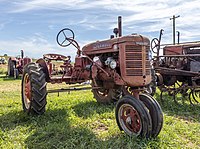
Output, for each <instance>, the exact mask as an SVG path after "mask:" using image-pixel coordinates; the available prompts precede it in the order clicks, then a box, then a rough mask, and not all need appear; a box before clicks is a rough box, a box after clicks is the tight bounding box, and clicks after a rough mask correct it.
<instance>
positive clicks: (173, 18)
mask: <svg viewBox="0 0 200 149" xmlns="http://www.w3.org/2000/svg"><path fill="white" fill-rule="evenodd" d="M178 17H180V15H178V16H175V15H173V17H172V18H170V20H173V44H174V45H175V36H176V35H175V32H176V31H175V30H176V27H175V25H176V23H175V19H176V18H178Z"/></svg>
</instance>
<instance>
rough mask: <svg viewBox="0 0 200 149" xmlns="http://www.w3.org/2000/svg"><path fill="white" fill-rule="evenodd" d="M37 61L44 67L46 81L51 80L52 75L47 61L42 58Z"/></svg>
mask: <svg viewBox="0 0 200 149" xmlns="http://www.w3.org/2000/svg"><path fill="white" fill-rule="evenodd" d="M36 63H38V64H39V66H40V67H42V69H43V72H44V73H45V76H46V81H47V82H49V81H50V77H49V70H48V67H47V63H46V61H45V60H44V59H42V58H40V59H38V60H37V61H36Z"/></svg>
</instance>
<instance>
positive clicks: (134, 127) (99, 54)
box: [22, 17, 163, 138]
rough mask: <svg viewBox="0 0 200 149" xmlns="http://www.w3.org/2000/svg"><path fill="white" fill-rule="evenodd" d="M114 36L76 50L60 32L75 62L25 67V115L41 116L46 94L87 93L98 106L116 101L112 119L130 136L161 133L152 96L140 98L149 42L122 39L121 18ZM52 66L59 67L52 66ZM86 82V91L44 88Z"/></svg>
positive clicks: (147, 74) (146, 79)
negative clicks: (114, 118) (114, 117)
mask: <svg viewBox="0 0 200 149" xmlns="http://www.w3.org/2000/svg"><path fill="white" fill-rule="evenodd" d="M114 33H115V35H116V37H114V36H113V35H112V36H111V39H108V40H103V41H96V42H93V43H90V44H87V45H85V46H84V47H83V48H82V50H81V49H80V46H79V44H78V43H77V41H76V40H75V39H74V32H73V31H72V30H71V29H68V28H65V29H63V30H61V31H60V32H59V33H58V35H57V42H58V44H59V45H60V46H63V47H66V46H69V45H73V46H74V47H76V49H77V55H76V57H75V63H74V64H72V63H71V60H70V56H64V55H60V54H45V55H44V56H43V58H41V59H38V60H37V61H36V62H35V63H29V64H28V65H26V66H25V68H24V73H23V78H22V105H23V110H24V112H27V113H34V114H39V115H40V114H43V113H44V112H45V106H46V104H47V100H46V98H47V93H53V92H65V91H66V92H69V91H72V90H75V91H77V90H84V89H91V90H92V92H93V94H94V97H95V98H96V100H97V102H99V103H104V104H106V103H112V102H117V104H116V112H115V115H116V121H117V124H118V126H119V129H120V130H123V131H124V132H125V133H127V134H128V135H130V136H131V135H135V136H141V137H145V138H149V137H156V136H157V135H158V134H159V132H160V131H161V129H162V124H163V114H162V110H161V107H160V106H159V104H158V102H157V101H156V100H155V99H154V98H153V97H152V96H151V95H148V94H144V91H145V90H146V87H147V86H148V85H149V84H150V82H151V65H150V59H149V51H150V41H149V39H148V38H146V37H144V36H142V35H137V34H132V35H127V36H122V35H121V33H122V31H121V17H119V18H118V28H115V29H114ZM54 61H62V63H60V62H59V66H56V64H54V63H53V62H54ZM57 64H58V63H57ZM86 81H91V87H80V85H75V86H74V88H72V87H71V86H70V88H66V89H57V90H48V91H47V88H46V85H47V83H61V82H65V83H66V84H69V85H70V84H77V83H80V84H81V83H83V82H86ZM77 86H78V87H77Z"/></svg>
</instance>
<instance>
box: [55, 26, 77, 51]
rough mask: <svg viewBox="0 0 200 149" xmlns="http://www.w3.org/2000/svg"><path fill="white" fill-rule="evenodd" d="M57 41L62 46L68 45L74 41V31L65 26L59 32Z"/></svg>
mask: <svg viewBox="0 0 200 149" xmlns="http://www.w3.org/2000/svg"><path fill="white" fill-rule="evenodd" d="M56 41H57V43H58V44H59V45H60V46H61V47H67V46H69V45H70V44H71V43H72V42H73V41H74V32H73V31H72V30H71V29H69V28H64V29H62V30H61V31H60V32H59V33H58V34H57V36H56Z"/></svg>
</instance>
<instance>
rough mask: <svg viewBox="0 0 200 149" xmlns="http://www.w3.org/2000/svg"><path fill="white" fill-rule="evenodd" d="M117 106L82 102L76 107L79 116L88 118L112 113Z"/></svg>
mask: <svg viewBox="0 0 200 149" xmlns="http://www.w3.org/2000/svg"><path fill="white" fill-rule="evenodd" d="M114 107H115V104H109V105H108V104H100V103H98V102H96V101H88V102H80V103H78V104H77V105H75V106H74V107H72V108H73V109H74V111H75V112H76V114H77V116H79V117H83V118H88V117H91V116H92V115H94V114H102V113H105V112H112V111H113V109H114Z"/></svg>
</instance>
